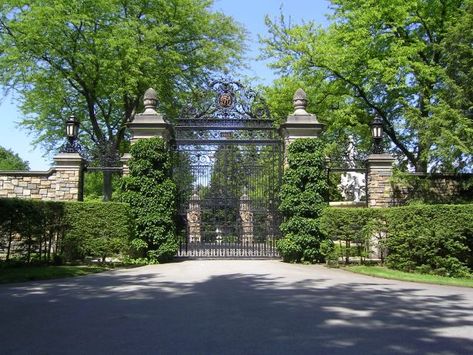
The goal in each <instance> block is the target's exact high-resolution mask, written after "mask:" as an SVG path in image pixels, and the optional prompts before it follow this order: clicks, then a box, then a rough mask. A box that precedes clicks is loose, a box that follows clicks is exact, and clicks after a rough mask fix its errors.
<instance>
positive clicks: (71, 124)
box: [66, 116, 79, 140]
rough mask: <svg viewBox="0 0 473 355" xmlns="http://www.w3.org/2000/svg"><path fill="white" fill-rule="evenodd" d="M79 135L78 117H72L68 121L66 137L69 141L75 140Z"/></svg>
mask: <svg viewBox="0 0 473 355" xmlns="http://www.w3.org/2000/svg"><path fill="white" fill-rule="evenodd" d="M78 133H79V121H77V119H76V116H70V117H69V119H68V120H67V121H66V136H67V138H68V139H69V140H75V139H76V138H77V135H78Z"/></svg>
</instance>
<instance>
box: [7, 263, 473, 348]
mask: <svg viewBox="0 0 473 355" xmlns="http://www.w3.org/2000/svg"><path fill="white" fill-rule="evenodd" d="M0 353H1V354H388V353H392V354H419V353H423V354H473V289H471V288H460V287H448V286H433V285H425V284H415V283H408V282H398V281H388V280H383V279H376V278H371V277H368V276H362V275H355V274H351V273H348V272H345V271H342V270H333V269H326V268H325V267H322V266H305V265H289V264H284V263H282V262H279V261H274V260H273V261H267V260H266V261H259V260H243V261H238V260H228V261H218V260H209V261H184V262H178V263H173V264H166V265H156V266H146V267H140V268H136V269H128V270H116V271H111V272H105V273H101V274H95V275H88V276H84V277H79V278H74V279H62V280H55V281H41V282H30V283H24V284H15V285H4V286H1V287H0Z"/></svg>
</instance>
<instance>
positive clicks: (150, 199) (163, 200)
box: [119, 138, 178, 262]
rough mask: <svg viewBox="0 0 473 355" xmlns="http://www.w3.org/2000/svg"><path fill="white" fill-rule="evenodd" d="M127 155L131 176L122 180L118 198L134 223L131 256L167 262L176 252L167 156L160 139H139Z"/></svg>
mask: <svg viewBox="0 0 473 355" xmlns="http://www.w3.org/2000/svg"><path fill="white" fill-rule="evenodd" d="M130 153H131V159H130V161H129V167H130V176H127V177H124V178H123V179H122V182H121V187H120V188H121V193H120V195H119V198H120V200H121V201H123V202H127V203H129V204H130V206H131V208H132V213H133V216H134V220H135V232H136V233H135V236H136V239H135V240H133V241H132V243H131V245H132V248H133V253H132V256H134V257H137V258H140V257H141V258H142V257H146V258H147V259H148V261H149V262H162V261H166V260H169V259H171V258H172V257H173V256H174V255H175V254H176V252H177V249H178V243H177V238H176V227H175V225H176V224H175V212H176V185H175V183H174V182H173V181H172V180H171V157H170V153H169V151H168V148H167V146H166V143H165V142H164V140H163V139H161V138H150V139H143V140H140V141H138V142H136V143H135V144H134V145H133V146H132V147H131V151H130Z"/></svg>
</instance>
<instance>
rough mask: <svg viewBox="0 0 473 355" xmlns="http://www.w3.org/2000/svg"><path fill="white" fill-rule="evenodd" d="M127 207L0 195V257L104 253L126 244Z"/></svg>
mask: <svg viewBox="0 0 473 355" xmlns="http://www.w3.org/2000/svg"><path fill="white" fill-rule="evenodd" d="M132 231H133V228H132V220H131V214H130V208H129V207H128V206H127V205H126V204H122V203H83V202H56V201H37V200H23V199H0V258H1V259H2V260H6V261H8V260H12V259H13V260H19V261H22V262H27V263H30V262H47V263H49V262H52V261H54V262H58V261H59V260H66V261H73V260H77V259H84V258H85V257H87V256H90V257H98V258H102V259H105V257H107V256H112V255H115V254H118V253H120V252H123V251H125V250H126V249H127V248H128V241H129V239H130V236H131V233H132Z"/></svg>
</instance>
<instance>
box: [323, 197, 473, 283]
mask: <svg viewBox="0 0 473 355" xmlns="http://www.w3.org/2000/svg"><path fill="white" fill-rule="evenodd" d="M321 229H322V230H323V232H324V233H325V234H326V235H327V236H328V237H330V238H331V239H332V240H335V241H336V240H348V241H352V242H355V243H362V244H363V243H364V245H366V244H367V243H369V242H370V241H371V240H372V238H373V236H375V237H376V236H382V238H380V239H381V247H382V248H386V251H387V256H386V264H387V266H388V267H390V268H393V269H397V270H403V271H418V272H424V273H434V274H438V275H446V276H465V275H467V274H468V273H471V272H472V271H473V205H416V206H406V207H395V208H386V209H383V208H379V209H360V208H352V209H348V208H347V209H341V208H328V209H326V210H325V211H324V213H323V216H322V218H321Z"/></svg>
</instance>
